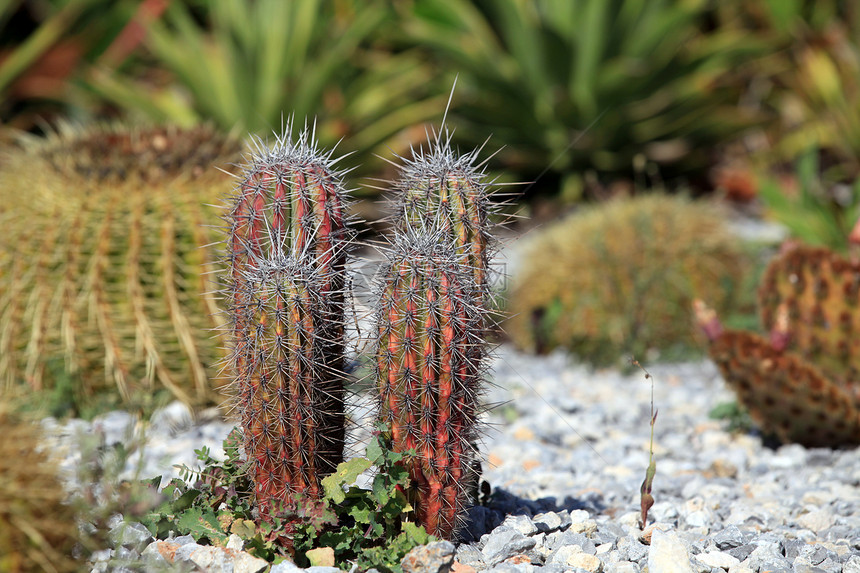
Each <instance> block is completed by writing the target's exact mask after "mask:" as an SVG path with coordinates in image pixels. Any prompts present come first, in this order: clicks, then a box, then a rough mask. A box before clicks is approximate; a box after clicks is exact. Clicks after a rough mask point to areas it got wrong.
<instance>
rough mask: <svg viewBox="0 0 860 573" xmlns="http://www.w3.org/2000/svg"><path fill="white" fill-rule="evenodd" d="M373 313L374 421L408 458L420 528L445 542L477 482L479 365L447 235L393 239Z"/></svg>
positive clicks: (469, 309) (475, 333) (464, 281)
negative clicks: (376, 418)
mask: <svg viewBox="0 0 860 573" xmlns="http://www.w3.org/2000/svg"><path fill="white" fill-rule="evenodd" d="M381 276H382V279H381V285H380V297H379V302H378V304H377V307H376V327H375V333H376V346H375V348H376V351H375V353H376V360H375V370H376V372H375V380H376V389H377V393H378V399H379V418H380V420H381V421H382V422H383V423H384V424H386V426H387V427H388V428H390V440H391V448H392V449H393V450H394V451H396V452H411V455H410V456H409V457H408V458H407V459H406V460H405V462H404V463H405V464H406V466H407V468H408V469H409V475H410V478H411V479H412V482H413V486H414V490H412V491H411V492H410V494H411V500H412V505H413V507H414V508H415V511H416V514H417V519H418V521H419V523H421V524H422V525H424V527H425V528H426V529H427V532H428V533H430V534H431V535H436V536H438V537H442V538H451V537H452V536H453V534H454V533H455V531H456V528H457V526H458V524H459V520H460V518H461V516H462V512H463V510H464V509H465V506H466V504H467V503H468V501H469V500H468V497H469V496H468V491H467V490H468V488H467V485H468V484H469V483H470V482H472V481H473V480H474V477H473V476H472V475H471V474H472V472H473V471H474V469H473V468H474V466H473V462H474V461H475V459H476V451H475V449H474V446H473V444H474V443H475V440H476V438H477V417H478V413H479V412H478V405H477V404H478V395H479V392H480V383H481V377H482V367H483V358H484V351H483V340H482V338H483V336H482V333H483V316H482V312H481V311H482V305H481V302H480V300H479V299H476V297H475V293H476V289H475V283H474V275H473V273H472V271H471V269H469V268H468V267H466V266H464V265H463V264H462V262H461V260H460V256H459V255H458V254H457V253H456V251H454V249H453V248H452V247H451V246H450V245H449V244H447V241H446V240H445V236H444V232H441V231H437V232H435V233H433V232H430V231H428V230H425V231H423V232H415V231H406V232H405V233H402V234H399V235H397V236H396V237H395V239H394V240H393V244H392V245H391V247H390V250H389V252H388V262H387V265H386V267H385V270H384V272H383V273H382V275H381Z"/></svg>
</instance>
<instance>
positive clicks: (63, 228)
mask: <svg viewBox="0 0 860 573" xmlns="http://www.w3.org/2000/svg"><path fill="white" fill-rule="evenodd" d="M240 147H241V146H240V143H239V142H238V141H236V140H234V139H233V138H230V137H227V136H224V135H221V134H219V133H217V132H215V131H214V130H212V129H210V128H208V127H196V128H193V129H174V128H166V127H150V128H132V127H118V126H112V127H97V128H88V129H73V128H63V129H61V130H60V131H58V132H57V133H54V134H52V135H50V136H48V137H45V138H27V139H25V140H23V141H22V142H21V145H19V146H17V147H15V148H13V149H10V150H8V151H7V152H6V153H5V155H4V157H3V158H2V160H0V204H2V205H3V207H2V208H0V224H2V227H3V229H4V232H3V233H2V237H0V268H2V269H4V271H3V272H2V273H0V380H2V384H3V386H4V388H6V389H7V390H8V389H10V388H11V387H13V386H20V385H21V384H28V385H29V387H30V388H31V389H33V390H40V389H53V388H56V387H57V386H58V385H59V384H61V383H62V382H63V380H66V381H68V380H70V379H71V380H72V381H74V384H73V387H74V393H75V400H74V403H75V404H76V407H78V408H79V407H80V404H81V403H84V402H87V401H89V400H92V399H93V397H94V396H96V395H100V396H107V395H116V394H117V392H116V391H114V388H115V389H116V390H118V395H119V396H121V398H122V400H123V401H124V402H126V403H129V402H133V401H135V400H137V399H150V397H151V395H152V394H153V393H156V392H159V391H165V390H166V391H169V392H170V393H171V394H172V395H173V396H174V397H176V398H178V399H180V400H182V401H184V402H186V403H188V404H191V405H202V404H208V403H214V402H216V401H218V400H219V398H218V396H217V392H216V391H215V388H216V387H217V386H218V385H219V384H220V383H222V382H223V380H221V379H220V377H219V373H218V367H217V363H218V362H219V360H221V359H223V358H224V357H225V353H224V352H223V351H222V348H223V347H224V346H226V344H225V342H226V341H225V339H224V338H223V337H222V336H220V335H219V334H217V333H218V329H219V328H220V327H221V326H222V323H221V320H220V318H221V317H220V315H219V313H218V306H217V304H216V298H215V295H214V294H212V286H211V285H210V284H208V280H207V273H208V272H211V271H212V270H213V269H214V268H215V263H216V261H217V259H218V254H217V252H215V251H214V250H213V247H212V246H211V245H212V244H213V242H214V235H213V232H212V231H211V226H212V225H215V224H217V222H218V216H219V213H218V210H217V208H214V207H210V206H209V205H211V204H214V203H217V202H218V201H219V199H220V198H221V197H222V196H223V195H224V194H225V193H226V192H228V191H229V189H230V181H229V177H228V176H226V175H225V174H224V173H222V172H220V171H218V170H217V169H215V168H214V167H213V165H224V166H227V165H228V164H229V163H231V162H233V161H236V160H237V159H238V158H239V153H240ZM213 331H214V332H216V334H215V335H214V336H213Z"/></svg>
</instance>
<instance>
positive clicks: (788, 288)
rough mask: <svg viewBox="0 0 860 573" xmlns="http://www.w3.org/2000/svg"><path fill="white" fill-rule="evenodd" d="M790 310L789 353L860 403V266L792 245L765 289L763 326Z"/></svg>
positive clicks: (769, 273)
mask: <svg viewBox="0 0 860 573" xmlns="http://www.w3.org/2000/svg"><path fill="white" fill-rule="evenodd" d="M783 306H784V307H785V308H786V309H787V319H788V325H789V326H788V329H789V332H790V337H789V339H788V346H787V348H788V350H790V351H792V352H794V353H795V354H797V355H798V356H800V357H802V358H803V359H804V360H807V361H808V362H811V363H813V364H815V365H816V366H817V367H818V368H819V369H820V370H821V371H822V372H823V373H824V374H825V375H826V376H828V377H829V378H831V379H832V380H834V381H837V382H839V383H840V384H842V385H844V386H845V387H846V388H848V389H849V391H851V392H852V393H855V394H857V395H858V400H860V336H858V335H860V262H857V261H849V260H847V259H844V258H842V257H841V256H839V255H837V254H835V253H833V252H831V251H829V250H827V249H823V248H817V247H808V246H801V245H788V246H787V247H786V248H785V249H784V252H783V253H782V254H781V255H780V256H778V257H776V258H774V260H773V261H772V262H771V263H770V265H769V266H768V268H767V270H766V271H765V274H764V277H763V278H762V283H761V286H760V288H759V307H760V308H759V311H760V314H761V323H762V326H763V327H764V328H765V329H767V330H771V329H772V328H773V327H774V325H775V322H776V319H777V316H778V309H779V308H781V307H783Z"/></svg>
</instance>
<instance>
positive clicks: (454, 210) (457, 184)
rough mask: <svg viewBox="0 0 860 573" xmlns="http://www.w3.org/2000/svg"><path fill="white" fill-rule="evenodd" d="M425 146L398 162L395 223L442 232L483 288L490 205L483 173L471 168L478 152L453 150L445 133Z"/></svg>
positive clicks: (489, 244) (473, 166) (489, 239)
mask: <svg viewBox="0 0 860 573" xmlns="http://www.w3.org/2000/svg"><path fill="white" fill-rule="evenodd" d="M428 145H429V149H428V151H426V152H424V151H423V150H421V151H414V152H413V156H412V158H411V159H404V160H403V166H402V167H401V168H400V178H399V180H398V181H397V182H396V188H397V191H398V192H397V195H396V197H395V199H394V202H395V203H394V208H395V217H396V227H397V228H398V229H399V230H400V231H404V230H406V229H410V228H411V229H433V230H435V232H441V233H442V237H444V238H445V240H447V241H449V242H450V244H451V245H452V247H453V248H454V250H455V251H456V253H457V254H458V255H459V257H460V260H461V261H462V264H463V265H465V266H467V267H469V268H470V269H472V273H473V276H474V282H475V284H476V285H478V287H479V288H481V289H485V288H486V286H487V280H488V277H487V271H488V264H489V249H490V247H491V235H490V228H491V224H490V207H491V204H490V200H489V196H488V184H487V183H486V181H485V179H486V176H485V174H484V172H483V171H482V170H480V169H479V168H478V167H476V166H475V161H476V159H477V151H474V152H472V153H469V154H466V155H458V154H456V153H454V151H453V150H452V149H451V145H450V135H449V134H448V133H447V131H446V132H445V133H444V137H443V136H442V135H440V136H439V137H438V138H437V139H436V141H435V142H429V143H428Z"/></svg>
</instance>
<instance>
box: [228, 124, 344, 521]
mask: <svg viewBox="0 0 860 573" xmlns="http://www.w3.org/2000/svg"><path fill="white" fill-rule="evenodd" d="M289 129H290V128H289V127H288V129H287V132H286V134H285V135H284V136H282V137H279V138H278V139H277V141H276V142H275V144H274V145H273V146H271V147H268V146H267V145H265V144H264V143H263V142H262V141H260V140H257V141H256V145H255V149H254V150H253V151H252V153H251V154H250V156H249V157H248V160H247V163H246V165H245V166H244V168H243V171H242V173H241V174H240V175H239V183H238V186H237V189H236V191H235V194H234V196H233V197H232V200H231V204H230V205H229V211H228V214H227V217H226V219H227V223H228V232H227V251H228V252H227V267H228V268H227V271H226V280H225V282H226V284H225V290H224V292H225V298H226V299H227V300H228V304H229V308H228V313H229V315H230V318H231V329H232V337H233V352H232V354H231V357H230V360H229V370H230V371H231V372H232V373H233V375H234V384H233V385H232V389H233V391H234V393H235V396H236V401H235V403H236V408H237V411H238V414H239V419H240V423H241V426H242V429H243V434H244V446H245V453H246V455H247V456H248V459H249V461H250V462H251V463H252V469H251V475H252V478H253V480H254V483H255V498H256V502H257V505H258V507H259V509H260V511H261V513H262V514H263V515H264V517H265V516H271V515H273V514H275V513H277V511H278V510H279V508H287V507H289V505H290V504H291V503H292V502H293V501H294V500H295V499H296V496H297V495H300V494H301V495H305V496H307V497H310V498H317V497H319V496H320V495H321V493H322V491H321V489H320V480H321V479H322V478H323V477H325V476H326V475H328V474H330V473H331V472H332V471H333V470H334V468H335V467H336V466H337V464H338V463H339V462H340V461H342V459H343V446H344V425H345V415H344V379H345V375H344V372H343V370H344V350H345V349H344V298H345V293H344V289H345V285H346V279H345V263H346V256H347V247H348V229H347V226H346V215H345V211H346V193H345V190H344V185H343V181H342V174H341V173H340V172H338V171H337V170H336V169H335V168H334V163H335V162H334V161H333V160H332V159H331V154H330V153H322V152H320V151H319V150H318V149H317V145H316V142H315V140H314V137H313V134H312V133H311V132H309V131H308V130H307V129H306V130H303V131H301V132H300V133H299V135H298V137H297V139H296V140H295V141H294V140H293V139H292V138H291V134H290V132H289Z"/></svg>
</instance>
